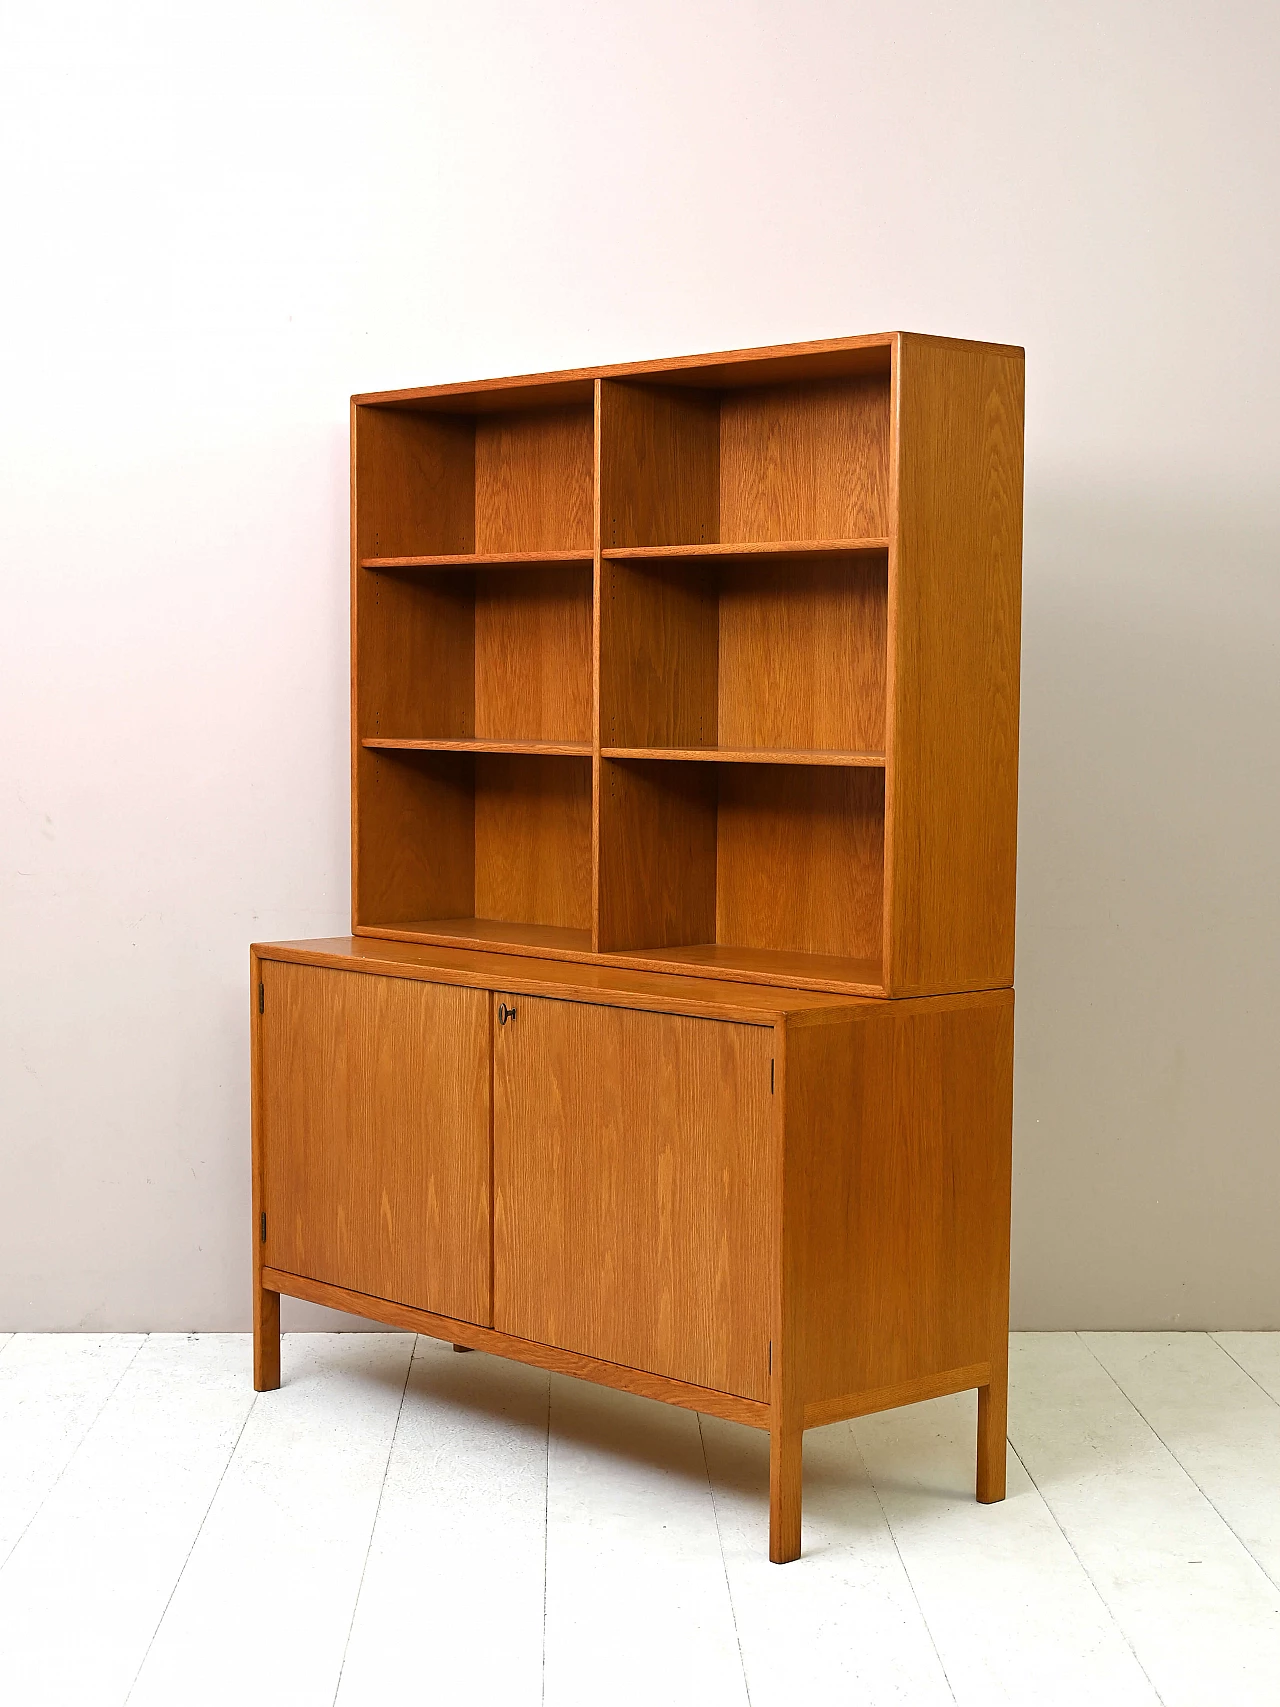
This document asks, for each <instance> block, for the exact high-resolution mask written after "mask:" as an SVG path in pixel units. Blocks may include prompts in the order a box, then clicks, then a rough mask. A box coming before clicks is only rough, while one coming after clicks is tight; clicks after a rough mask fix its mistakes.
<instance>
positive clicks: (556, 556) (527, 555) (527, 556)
mask: <svg viewBox="0 0 1280 1707" xmlns="http://www.w3.org/2000/svg"><path fill="white" fill-rule="evenodd" d="M885 544H886V546H887V545H888V541H887V540H886V541H885ZM594 557H595V553H594V552H593V551H464V552H446V553H442V554H441V553H437V554H436V555H434V556H425V557H423V556H419V557H365V558H362V559H361V562H360V567H361V568H362V569H371V570H379V571H391V570H404V569H454V570H464V569H542V568H545V567H546V565H547V564H549V563H590V562H592V560H593V559H594Z"/></svg>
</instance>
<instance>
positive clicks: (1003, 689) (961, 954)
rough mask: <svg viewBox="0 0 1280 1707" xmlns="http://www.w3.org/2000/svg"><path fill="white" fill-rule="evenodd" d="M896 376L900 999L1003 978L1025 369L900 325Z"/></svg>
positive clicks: (893, 839)
mask: <svg viewBox="0 0 1280 1707" xmlns="http://www.w3.org/2000/svg"><path fill="white" fill-rule="evenodd" d="M897 386H898V414H897V424H896V425H897V435H898V437H897V446H896V466H897V504H896V531H895V534H894V537H893V540H892V544H891V553H890V578H889V597H890V616H889V635H890V648H891V653H892V657H891V661H890V671H889V673H890V681H891V689H890V700H889V730H888V776H887V790H888V810H889V820H890V821H889V836H888V856H889V857H888V871H887V878H888V884H887V907H888V914H887V932H886V935H887V956H888V959H887V966H886V978H887V987H888V989H889V992H890V994H892V995H895V996H903V995H914V994H929V993H940V992H944V991H955V990H964V989H983V988H992V987H998V986H1002V985H1007V984H1011V983H1012V981H1013V938H1014V883H1015V868H1016V860H1017V812H1018V669H1019V651H1020V637H1021V592H1022V418H1023V362H1022V358H1021V354H1020V352H1010V351H1008V350H1005V349H996V348H994V347H991V346H987V345H979V344H975V345H970V346H962V345H956V344H951V343H947V344H944V343H942V342H941V341H934V340H932V339H928V338H914V337H911V336H909V335H907V334H903V336H902V337H901V339H900V342H899V358H898V373H897Z"/></svg>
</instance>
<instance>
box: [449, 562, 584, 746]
mask: <svg viewBox="0 0 1280 1707" xmlns="http://www.w3.org/2000/svg"><path fill="white" fill-rule="evenodd" d="M474 586H475V724H474V731H473V732H474V733H475V734H476V735H477V736H479V737H482V738H488V739H493V740H502V739H504V738H505V739H512V740H524V741H557V742H581V743H585V744H586V746H587V747H588V749H589V748H590V743H591V726H592V723H591V571H590V569H589V568H588V567H587V566H586V565H581V566H579V565H577V564H573V565H555V564H553V565H549V566H547V567H544V568H539V569H533V568H523V569H495V570H493V571H492V572H491V573H489V574H485V575H477V576H476V578H475V583H474Z"/></svg>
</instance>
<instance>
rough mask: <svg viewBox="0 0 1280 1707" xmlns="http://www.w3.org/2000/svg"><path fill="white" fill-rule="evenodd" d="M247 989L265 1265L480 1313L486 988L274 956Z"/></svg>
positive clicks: (467, 1314) (483, 1295)
mask: <svg viewBox="0 0 1280 1707" xmlns="http://www.w3.org/2000/svg"><path fill="white" fill-rule="evenodd" d="M261 987H262V1020H261V1037H262V1043H261V1075H262V1077H261V1087H260V1097H261V1168H262V1214H263V1215H265V1218H266V1219H265V1234H266V1237H265V1240H262V1244H263V1251H262V1255H263V1257H264V1259H265V1261H266V1262H267V1263H269V1264H270V1265H271V1267H272V1268H278V1269H284V1270H286V1271H287V1272H288V1273H290V1274H299V1275H307V1276H310V1277H311V1278H312V1279H314V1280H321V1281H327V1282H329V1283H330V1284H331V1285H334V1286H345V1287H348V1288H350V1290H351V1291H353V1292H367V1293H369V1294H371V1295H372V1296H373V1297H375V1298H392V1299H395V1300H396V1301H397V1302H399V1303H402V1304H412V1305H414V1306H416V1307H417V1308H418V1309H421V1310H432V1311H435V1312H436V1313H437V1314H439V1315H442V1316H457V1317H460V1318H462V1319H463V1320H465V1321H470V1322H487V1321H488V1319H489V1219H490V1216H489V996H488V993H487V991H483V990H466V989H457V988H452V987H450V986H449V985H447V984H423V983H416V982H411V981H410V980H408V979H405V978H382V977H375V976H370V975H367V974H364V973H354V972H333V971H329V970H327V969H325V968H317V967H312V966H290V965H288V964H284V963H281V962H277V961H267V962H265V963H264V964H263V967H262V973H261ZM262 1231H263V1229H262V1228H261V1227H260V1229H259V1237H260V1239H261V1234H262Z"/></svg>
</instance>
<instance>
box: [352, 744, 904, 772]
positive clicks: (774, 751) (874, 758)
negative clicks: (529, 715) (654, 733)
mask: <svg viewBox="0 0 1280 1707" xmlns="http://www.w3.org/2000/svg"><path fill="white" fill-rule="evenodd" d="M367 744H368V745H374V744H375V743H372V742H370V743H367ZM377 744H379V745H385V744H386V743H377ZM600 756H601V757H602V758H605V759H669V760H685V761H688V762H690V763H694V764H697V763H704V764H725V765H759V764H770V765H854V766H862V767H864V768H866V769H870V770H883V769H884V754H883V753H853V752H841V751H839V750H838V749H836V748H834V747H821V748H810V749H805V748H803V747H717V746H709V747H601V749H600Z"/></svg>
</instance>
